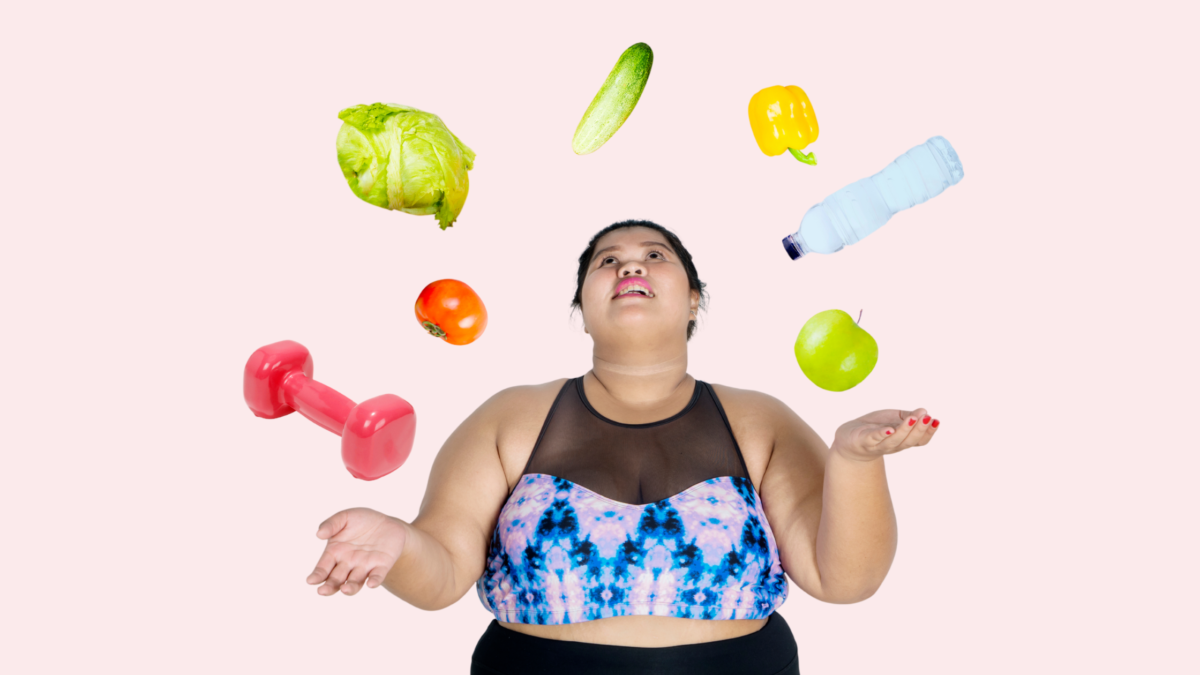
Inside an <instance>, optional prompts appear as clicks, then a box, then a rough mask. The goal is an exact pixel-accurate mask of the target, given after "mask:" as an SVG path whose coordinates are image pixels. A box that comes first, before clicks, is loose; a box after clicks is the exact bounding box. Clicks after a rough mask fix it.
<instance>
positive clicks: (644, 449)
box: [524, 377, 749, 504]
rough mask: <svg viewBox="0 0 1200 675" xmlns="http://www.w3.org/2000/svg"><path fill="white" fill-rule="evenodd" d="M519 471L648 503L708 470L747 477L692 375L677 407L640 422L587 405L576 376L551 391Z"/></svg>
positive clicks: (718, 414)
mask: <svg viewBox="0 0 1200 675" xmlns="http://www.w3.org/2000/svg"><path fill="white" fill-rule="evenodd" d="M524 473H526V474H530V473H544V474H549V475H551V476H558V477H559V478H566V479H567V480H569V481H571V482H573V483H576V484H578V485H581V486H583V487H585V488H587V489H589V490H591V491H592V492H596V493H598V494H601V495H603V496H605V497H608V498H609V499H613V500H616V501H618V502H622V503H625V504H650V503H653V502H657V501H660V500H662V499H666V498H668V497H672V496H674V495H676V494H678V493H680V492H682V491H684V490H686V489H688V488H690V487H692V486H694V485H696V484H698V483H702V482H704V481H706V480H708V479H710V478H719V477H722V476H733V477H736V478H749V473H748V472H747V471H746V464H745V462H744V461H743V459H742V454H741V450H740V449H739V448H738V446H737V441H735V440H734V438H733V433H732V432H731V431H730V430H729V427H728V424H727V422H726V420H725V413H724V411H723V410H722V409H721V404H720V403H719V402H718V401H717V396H716V394H715V393H714V392H713V390H712V387H710V386H709V385H708V384H707V383H704V382H701V381H699V380H697V381H696V389H695V393H694V394H693V395H692V400H691V401H690V402H689V403H688V405H687V407H685V408H684V409H683V410H682V411H680V412H679V413H678V414H676V415H673V416H671V417H669V418H667V419H665V420H661V421H658V422H650V423H647V424H621V423H618V422H613V421H611V420H609V419H607V418H605V417H603V416H601V415H600V413H598V412H596V411H595V410H594V409H592V407H591V405H590V404H588V402H587V398H586V396H585V394H584V393H583V378H582V377H578V378H575V379H573V380H569V381H568V382H567V383H566V384H565V385H564V386H563V388H562V390H561V391H560V392H559V393H558V398H557V399H555V401H554V406H553V407H552V408H551V409H550V414H549V415H548V416H547V418H546V422H545V424H544V425H543V427H542V432H541V435H540V436H538V441H537V443H536V444H535V445H534V448H533V453H532V454H531V455H530V457H529V462H528V463H527V464H526V465H525V471H524Z"/></svg>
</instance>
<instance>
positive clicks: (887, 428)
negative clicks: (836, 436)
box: [859, 424, 898, 447]
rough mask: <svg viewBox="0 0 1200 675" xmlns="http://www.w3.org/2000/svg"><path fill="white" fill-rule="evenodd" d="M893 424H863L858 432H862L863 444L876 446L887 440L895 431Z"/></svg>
mask: <svg viewBox="0 0 1200 675" xmlns="http://www.w3.org/2000/svg"><path fill="white" fill-rule="evenodd" d="M897 426H898V425H895V424H873V425H870V426H865V427H863V428H862V430H861V431H860V432H859V433H861V434H862V438H863V441H864V445H866V446H867V447H876V446H879V445H881V444H883V443H885V442H886V441H887V440H889V439H890V438H891V437H892V436H893V435H894V434H895V433H896V427H897Z"/></svg>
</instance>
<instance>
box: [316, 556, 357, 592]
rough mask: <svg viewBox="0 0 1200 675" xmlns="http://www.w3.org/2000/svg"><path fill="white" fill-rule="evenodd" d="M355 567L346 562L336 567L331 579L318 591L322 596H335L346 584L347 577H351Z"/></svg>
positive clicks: (330, 574) (330, 576)
mask: <svg viewBox="0 0 1200 675" xmlns="http://www.w3.org/2000/svg"><path fill="white" fill-rule="evenodd" d="M353 569H354V566H353V565H351V564H350V563H348V562H346V561H345V560H343V561H341V562H339V563H338V564H337V565H336V566H334V568H333V571H331V572H330V573H329V579H327V580H326V581H325V585H324V586H321V587H320V588H318V589H317V592H318V593H320V594H321V595H333V594H334V593H337V592H338V589H340V588H341V587H342V584H344V583H346V577H348V576H350V572H351V570H353Z"/></svg>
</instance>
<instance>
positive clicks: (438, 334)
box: [421, 321, 446, 338]
mask: <svg viewBox="0 0 1200 675" xmlns="http://www.w3.org/2000/svg"><path fill="white" fill-rule="evenodd" d="M421 325H422V326H424V327H425V330H427V331H429V334H430V335H432V336H433V337H435V338H444V337H446V331H444V330H442V327H441V326H439V325H437V324H436V323H434V322H432V321H422V322H421Z"/></svg>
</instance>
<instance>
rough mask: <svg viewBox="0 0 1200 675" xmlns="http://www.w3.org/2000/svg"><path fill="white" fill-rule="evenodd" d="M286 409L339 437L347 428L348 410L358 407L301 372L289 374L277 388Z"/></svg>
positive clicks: (330, 388)
mask: <svg viewBox="0 0 1200 675" xmlns="http://www.w3.org/2000/svg"><path fill="white" fill-rule="evenodd" d="M280 388H281V389H282V391H283V400H284V402H285V403H287V405H288V407H289V408H291V409H293V410H295V411H296V412H298V413H300V414H301V415H304V416H305V417H307V418H308V419H310V420H312V421H313V422H315V423H316V425H317V426H319V427H322V428H324V429H328V430H330V431H332V432H333V433H335V434H337V435H338V436H341V435H342V430H343V429H344V428H345V427H346V419H347V418H349V417H350V411H351V410H353V409H354V406H356V405H358V404H357V403H355V402H354V401H351V400H350V399H348V398H346V397H345V396H343V395H341V394H339V393H338V392H337V391H335V390H334V389H333V388H332V387H329V386H327V385H324V384H321V383H320V382H317V381H316V380H314V379H312V378H310V377H308V376H307V375H305V374H304V373H302V372H300V371H294V372H292V373H289V374H288V376H287V378H285V379H284V380H283V383H282V386H281V387H280Z"/></svg>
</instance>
